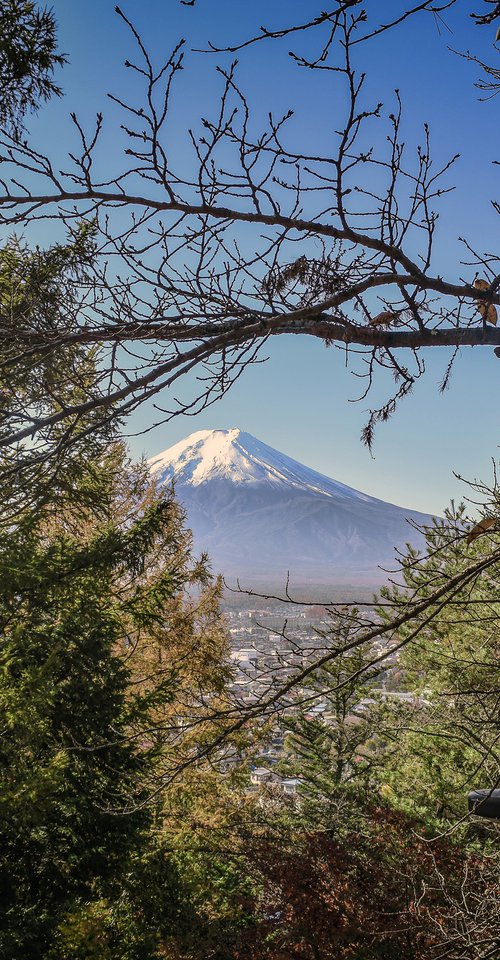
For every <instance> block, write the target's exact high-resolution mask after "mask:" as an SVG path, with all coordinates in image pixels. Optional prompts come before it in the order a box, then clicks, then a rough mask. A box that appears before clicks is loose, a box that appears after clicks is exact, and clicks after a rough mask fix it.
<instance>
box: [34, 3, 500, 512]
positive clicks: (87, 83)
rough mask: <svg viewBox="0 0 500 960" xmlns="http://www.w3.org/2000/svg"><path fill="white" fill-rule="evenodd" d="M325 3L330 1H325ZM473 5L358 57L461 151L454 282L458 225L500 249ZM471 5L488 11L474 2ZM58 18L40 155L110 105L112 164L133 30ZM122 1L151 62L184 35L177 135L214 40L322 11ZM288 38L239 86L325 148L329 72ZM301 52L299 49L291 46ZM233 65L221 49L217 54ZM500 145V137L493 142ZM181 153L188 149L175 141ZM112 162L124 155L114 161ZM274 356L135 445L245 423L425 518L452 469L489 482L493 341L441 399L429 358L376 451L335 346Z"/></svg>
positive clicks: (450, 231) (495, 368) (199, 89)
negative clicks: (198, 411)
mask: <svg viewBox="0 0 500 960" xmlns="http://www.w3.org/2000/svg"><path fill="white" fill-rule="evenodd" d="M317 6H318V11H319V10H320V8H321V3H319V2H318V5H317ZM407 6H408V4H407V3H403V2H400V0H384V3H383V8H384V15H385V16H387V17H389V16H391V15H393V14H397V13H398V12H400V11H401V9H404V8H405V7H407ZM470 6H471V5H470V4H469V3H464V2H459V4H458V7H457V9H456V10H455V11H454V12H453V13H452V14H449V15H446V26H444V25H443V24H441V25H439V24H437V23H436V22H434V21H433V20H432V19H431V18H429V17H428V16H427V17H425V18H424V17H420V18H414V19H412V21H411V22H410V23H409V24H408V25H406V26H404V27H402V28H400V30H399V32H398V34H397V38H396V36H395V35H394V34H392V36H389V35H386V37H384V38H381V39H380V40H378V41H377V42H376V43H372V44H368V45H365V46H363V48H362V53H361V50H360V53H359V56H360V67H362V69H363V70H365V71H366V72H367V75H368V87H369V91H370V93H372V94H373V99H374V101H378V100H384V101H385V102H386V104H387V112H390V110H391V109H392V108H393V106H394V101H393V95H392V91H393V89H394V87H395V86H397V87H399V89H400V91H401V96H402V99H403V103H404V111H405V113H404V117H405V119H404V131H405V138H406V139H407V141H408V144H409V145H411V144H415V143H417V142H419V141H420V140H421V131H422V124H423V122H424V121H427V122H428V123H429V124H430V128H431V137H432V144H433V153H434V156H435V158H436V163H439V162H441V161H444V160H446V159H447V158H448V157H449V156H450V155H451V154H453V153H455V152H456V151H457V150H459V151H460V153H461V159H460V161H459V163H458V165H457V167H456V168H455V170H454V173H453V176H452V177H451V178H450V183H453V184H455V186H456V190H455V191H454V192H453V193H451V194H449V195H448V196H447V197H446V198H445V199H444V201H443V203H442V204H441V207H440V210H441V220H440V223H439V226H438V233H437V242H436V252H437V257H436V264H435V267H434V272H435V273H442V274H447V275H448V276H449V277H450V278H451V279H457V278H458V277H460V276H465V275H466V272H467V271H466V269H465V268H464V267H461V266H460V262H459V261H460V259H461V257H462V256H463V251H462V249H461V248H460V246H459V244H458V242H457V238H458V236H460V235H461V234H463V233H466V234H467V236H468V237H469V238H470V239H471V241H472V242H473V243H475V244H476V245H477V246H478V247H479V248H481V249H489V250H494V249H495V248H496V247H495V241H498V217H497V216H496V217H495V215H494V213H493V211H492V207H491V202H490V201H491V199H492V198H497V199H498V179H497V178H498V170H499V169H500V168H499V167H495V166H493V165H492V162H491V161H492V160H493V159H494V157H495V146H498V129H499V124H498V108H499V104H500V100H499V99H497V100H492V101H490V102H488V103H483V104H479V103H478V100H477V98H478V91H477V90H475V89H474V86H473V81H474V79H475V78H476V77H477V72H478V71H477V68H475V67H474V66H473V65H471V64H469V63H467V62H466V61H465V60H463V59H460V58H459V57H457V56H455V55H454V54H453V53H451V52H450V50H449V49H448V47H453V48H455V49H458V50H464V49H466V48H467V47H470V46H471V45H473V47H474V49H475V50H476V51H479V52H480V53H486V54H487V56H488V57H491V56H494V52H493V50H492V40H493V33H494V30H493V29H492V28H490V29H489V30H486V29H485V28H483V29H482V30H480V29H478V28H477V27H475V26H474V25H473V24H472V22H471V21H470V20H468V19H467V16H466V14H467V12H468V10H469V9H470ZM476 6H477V7H480V0H478V2H477V4H476ZM53 7H54V10H55V13H56V16H57V18H58V21H59V24H60V45H61V48H62V49H63V50H64V51H65V52H66V53H67V54H68V56H69V59H70V63H69V64H68V66H67V67H66V68H65V69H64V71H63V72H62V74H61V75H60V76H61V82H62V86H63V87H64V91H65V98H64V99H63V100H62V101H60V102H58V103H55V102H53V103H51V104H50V105H49V106H48V107H46V108H44V109H43V110H42V112H41V114H40V116H39V117H38V118H37V119H36V120H34V121H33V123H32V124H31V127H32V130H33V133H34V135H35V139H36V141H37V143H38V144H39V146H40V147H41V148H42V149H45V150H46V151H47V152H50V153H52V154H54V151H56V155H57V156H58V157H59V158H60V160H62V156H63V154H62V152H61V151H63V149H64V148H65V147H66V146H68V147H70V146H71V136H72V135H71V134H70V133H69V124H68V116H69V113H70V111H72V110H76V112H77V113H78V114H79V116H80V117H81V118H82V120H83V122H84V123H89V124H90V123H91V121H92V118H93V117H94V115H95V113H96V111H97V110H102V109H104V112H105V119H106V120H109V121H110V123H111V126H110V132H109V134H106V135H105V140H104V145H105V150H106V154H107V155H106V159H107V161H108V163H109V164H110V165H112V163H113V156H114V151H117V150H118V146H117V143H116V140H115V138H114V136H113V134H112V132H111V131H112V122H113V107H112V105H111V104H110V103H109V101H108V103H106V99H105V94H106V92H107V91H108V90H112V91H114V92H116V93H118V94H120V95H122V94H123V93H127V92H129V91H130V89H131V82H132V78H131V71H126V70H124V69H123V66H122V64H123V61H124V59H125V58H126V57H127V56H128V57H130V56H131V53H132V47H131V43H130V39H129V37H128V36H127V34H126V31H125V29H124V27H123V25H122V24H121V23H120V22H119V21H118V19H117V17H116V15H115V14H114V4H113V3H112V2H110V0H55V2H54V3H53ZM122 7H123V9H124V11H125V12H126V13H127V15H128V16H130V17H131V18H132V19H133V20H134V22H135V23H136V24H137V26H138V27H139V29H140V31H141V33H142V34H143V37H144V39H145V41H146V43H147V44H148V45H149V46H150V47H151V48H152V49H153V50H154V51H155V52H156V54H157V56H158V58H159V57H161V55H162V53H166V52H168V51H170V49H171V48H172V46H173V45H174V43H175V42H176V40H178V39H179V38H180V37H181V36H185V37H186V38H187V39H188V41H189V43H188V54H187V59H186V71H185V73H184V74H183V76H182V80H181V84H180V95H179V100H178V106H177V117H178V123H179V142H180V143H182V142H183V141H184V135H185V127H186V125H187V123H192V122H193V121H195V120H196V117H197V116H198V115H203V114H207V113H209V112H211V111H213V109H214V108H215V103H216V97H217V92H218V90H219V89H220V80H219V79H218V78H217V76H216V74H215V65H216V62H217V60H216V58H215V57H210V56H205V55H203V54H199V53H196V52H194V50H193V49H192V48H196V47H199V46H205V44H206V41H207V39H213V40H215V41H217V42H219V43H224V42H231V41H234V40H235V39H236V40H238V39H240V38H244V37H245V36H247V35H248V34H249V32H252V31H253V30H255V29H256V28H258V27H259V26H260V24H265V25H266V26H270V27H273V26H278V25H279V26H281V25H283V24H284V23H287V22H292V20H293V19H294V18H300V17H302V16H304V11H306V13H311V12H313V13H314V12H317V11H316V4H315V3H312V2H311V0H309V2H308V3H304V2H303V0H302V2H297V0H275V2H274V3H269V2H262V0H255V2H253V3H251V4H249V3H245V2H234V0H198V2H197V4H196V6H195V7H194V8H192V7H187V6H182V5H181V4H179V2H178V0H140V2H132V0H124V2H123V4H122ZM290 46H291V44H290V41H289V40H287V41H285V43H284V45H283V44H281V45H272V44H259V45H257V46H255V47H253V48H251V50H250V51H248V52H247V53H246V54H244V55H242V56H241V58H240V74H239V76H240V81H241V83H242V86H243V87H244V88H245V90H246V92H247V93H248V97H249V99H250V101H251V102H252V103H253V104H254V106H255V108H256V110H257V114H258V113H259V111H260V112H261V115H262V117H263V118H265V116H266V114H267V112H268V111H269V110H270V109H272V110H273V112H276V113H279V112H281V111H283V110H285V109H287V108H288V107H290V106H291V107H293V108H294V110H295V119H294V121H293V122H294V124H295V130H296V131H298V132H299V133H300V135H301V136H303V137H304V140H306V139H307V140H308V141H310V142H314V143H317V144H320V145H323V147H327V146H328V143H329V140H330V138H331V136H332V131H333V130H334V129H335V128H336V127H337V126H338V125H339V124H338V116H339V115H338V111H339V110H340V103H341V101H340V99H339V97H338V87H334V86H333V85H332V84H333V81H332V82H330V81H328V82H327V83H324V82H322V83H321V84H320V83H318V78H317V77H316V75H314V76H312V75H310V74H306V73H305V72H304V71H301V70H299V69H298V68H297V67H295V66H294V65H293V63H292V62H291V61H290V60H289V58H287V56H286V51H287V49H288V48H289V47H290ZM297 46H298V44H297ZM219 59H220V61H222V62H224V63H226V64H227V62H228V59H229V58H228V57H227V56H226V57H225V58H224V57H220V58H219ZM495 138H496V139H497V144H496V145H495ZM178 149H180V150H182V149H183V147H182V146H180V147H178ZM116 162H117V163H120V162H121V161H120V160H119V158H118V156H117V159H116ZM268 354H269V356H270V359H269V362H268V363H266V364H264V365H261V366H259V367H256V368H254V369H253V370H250V371H248V372H247V375H246V376H243V377H242V378H241V379H240V381H239V383H238V384H236V386H235V387H234V389H233V390H232V391H231V392H230V393H229V394H228V396H226V398H224V400H223V401H221V402H220V403H219V404H218V405H216V406H214V407H212V408H211V409H210V410H208V411H207V412H206V413H204V414H202V415H199V416H197V417H196V418H188V417H179V418H177V419H176V420H174V421H172V422H171V423H169V424H165V425H164V426H162V427H159V428H157V429H155V430H153V431H151V432H149V433H147V434H143V435H142V436H137V437H134V438H132V439H131V445H132V449H133V451H134V453H136V454H140V453H143V452H145V453H146V454H147V455H148V456H149V455H153V454H155V453H157V452H159V451H160V450H162V449H164V448H165V447H168V446H170V445H171V444H173V443H175V442H177V441H178V440H180V439H182V438H183V437H184V436H186V435H187V434H188V433H190V432H192V431H194V430H198V429H202V428H211V427H232V426H239V427H241V428H242V429H244V430H247V431H249V432H250V433H253V434H254V435H256V436H258V437H259V438H260V439H262V440H264V441H265V442H266V443H269V444H271V445H272V446H275V447H277V448H278V449H280V450H282V451H284V452H286V453H287V454H289V455H290V456H293V457H295V458H296V459H298V460H301V461H303V462H305V463H306V464H307V465H309V466H312V467H314V468H316V469H319V470H321V471H322V472H324V473H326V474H328V475H330V476H333V477H335V478H336V479H338V480H340V481H343V482H344V483H347V484H350V485H351V486H354V487H358V488H360V489H362V490H364V491H366V492H367V493H370V494H372V495H374V496H377V497H380V498H382V499H385V500H390V501H393V502H395V503H398V504H402V505H405V506H412V507H414V508H418V509H420V510H423V511H432V512H440V511H441V510H442V509H443V507H444V506H445V505H446V504H447V503H448V502H449V500H450V499H451V498H452V497H455V498H457V499H459V498H460V496H461V495H462V492H463V487H462V485H461V484H460V483H459V482H458V481H457V480H456V479H455V478H454V476H453V471H456V472H458V473H459V474H462V475H464V476H466V477H469V478H473V477H481V478H489V476H490V474H491V459H492V458H496V457H497V444H498V421H499V416H498V397H499V392H498V385H499V380H500V362H499V360H497V359H496V358H495V356H494V355H493V350H492V349H491V348H486V349H484V350H479V348H476V350H475V351H474V350H469V351H465V352H464V354H463V356H462V358H461V360H460V362H459V363H458V365H457V367H456V370H455V373H454V376H453V378H452V381H451V385H450V388H449V390H448V391H447V393H446V394H445V395H443V396H441V395H440V394H439V392H438V383H439V381H440V379H441V378H442V375H443V372H444V369H445V367H446V363H447V360H448V353H447V351H445V350H442V352H438V351H436V352H435V353H434V354H433V355H432V356H428V357H427V359H426V362H427V367H428V370H427V375H426V377H425V378H424V379H423V380H422V381H421V382H420V383H419V384H417V387H416V389H415V393H414V395H413V396H411V397H410V398H409V399H407V400H406V401H405V402H404V403H403V404H402V405H401V406H400V408H399V411H398V412H397V413H396V415H395V416H394V418H393V419H392V421H390V422H389V423H388V424H387V425H384V426H382V427H380V428H379V430H378V433H377V435H376V441H375V448H374V457H373V458H372V457H371V456H370V454H369V452H368V451H367V450H366V449H365V448H364V447H363V446H362V445H361V443H360V441H359V435H360V430H361V428H362V426H363V424H364V422H365V421H366V417H367V408H368V405H369V402H368V401H364V402H363V403H360V404H356V403H350V402H348V401H349V399H353V398H354V397H355V396H356V391H357V389H359V381H358V382H356V381H355V380H353V379H352V377H350V376H349V374H348V371H346V370H345V369H344V366H343V361H342V357H341V355H340V352H339V351H335V350H327V349H325V347H324V346H323V345H322V344H320V343H319V342H316V341H314V342H313V341H308V340H307V339H306V338H303V337H301V338H299V337H297V338H292V337H290V338H289V339H287V340H285V339H284V338H280V339H279V341H277V342H275V343H273V344H272V348H271V349H270V350H269V351H268ZM389 389H390V384H387V383H385V384H384V383H381V384H380V389H378V390H377V393H376V394H375V395H374V396H373V397H372V400H371V401H370V403H371V404H373V403H376V398H377V396H378V398H379V399H382V398H383V397H384V396H386V395H387V391H388V390H389ZM150 423H151V412H150V411H148V410H147V409H145V410H143V411H142V412H141V413H140V414H138V415H136V416H135V418H134V420H133V423H132V425H131V426H132V429H133V430H135V431H138V432H139V431H140V430H141V429H142V428H143V427H144V426H149V425H150Z"/></svg>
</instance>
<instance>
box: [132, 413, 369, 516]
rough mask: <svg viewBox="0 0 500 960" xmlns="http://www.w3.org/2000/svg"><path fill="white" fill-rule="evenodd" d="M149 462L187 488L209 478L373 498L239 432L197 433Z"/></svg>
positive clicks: (162, 477) (164, 476)
mask: <svg viewBox="0 0 500 960" xmlns="http://www.w3.org/2000/svg"><path fill="white" fill-rule="evenodd" d="M149 462H150V466H151V469H152V470H153V471H154V472H155V473H157V474H158V476H159V478H160V480H161V481H162V482H163V483H166V482H169V481H170V480H175V481H176V484H188V485H189V486H199V485H200V484H203V483H207V482H208V481H209V480H229V481H231V482H232V483H235V484H258V483H268V484H269V483H270V484H272V485H273V486H275V485H278V486H282V485H284V486H290V485H291V486H293V487H295V488H302V489H307V490H310V491H314V492H315V493H319V494H322V495H323V496H328V497H334V498H336V499H338V498H342V499H344V498H348V499H356V500H364V501H369V500H371V499H372V498H371V497H368V496H366V495H365V494H363V493H359V492H358V491H357V490H353V489H352V488H351V487H347V486H345V485H344V484H342V483H338V482H337V481H336V480H331V479H330V478H329V477H325V476H323V474H321V473H317V472H316V471H315V470H311V469H309V467H305V466H303V464H301V463H298V461H297V460H293V459H292V458H291V457H287V456H286V455H285V454H283V453H279V452H278V451H277V450H274V449H273V447H269V446H268V445H267V444H266V443H262V442H261V441H260V440H257V439H256V438H255V437H253V436H252V435H251V434H250V433H245V432H244V431H243V430H239V429H238V428H233V429H232V430H198V431H197V432H196V433H192V434H191V435H190V436H189V437H187V438H186V440H182V441H181V442H180V443H176V444H174V446H172V447H169V448H168V450H165V451H164V452H163V453H160V454H158V455H157V456H156V457H152V458H151V460H150V461H149Z"/></svg>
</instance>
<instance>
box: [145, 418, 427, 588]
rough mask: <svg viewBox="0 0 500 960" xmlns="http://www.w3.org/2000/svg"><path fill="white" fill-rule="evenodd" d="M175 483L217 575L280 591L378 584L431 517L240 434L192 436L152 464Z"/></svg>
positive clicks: (200, 546) (165, 479) (197, 541)
mask: <svg viewBox="0 0 500 960" xmlns="http://www.w3.org/2000/svg"><path fill="white" fill-rule="evenodd" d="M150 464H151V468H152V470H153V471H155V472H156V473H157V474H158V476H159V479H160V481H161V482H162V483H170V482H172V481H174V482H175V488H176V492H177V496H178V497H179V499H180V500H181V502H182V503H183V504H184V506H185V508H186V510H187V518H188V524H189V526H190V527H191V528H192V530H193V533H194V538H195V546H196V548H197V549H198V550H207V551H208V553H209V555H210V556H211V558H212V561H213V565H214V569H215V570H217V571H221V572H222V573H223V574H224V575H225V576H226V578H229V579H231V578H234V577H240V578H244V579H245V581H246V582H247V583H248V582H252V583H259V584H262V583H265V582H268V583H269V584H283V582H284V579H285V577H286V575H287V571H290V574H291V578H292V580H293V581H294V582H295V583H297V584H301V585H302V584H306V583H316V584H318V585H320V584H331V585H337V584H347V583H349V584H358V583H359V584H365V585H368V584H369V585H374V586H375V585H377V584H379V583H380V582H383V580H384V579H386V575H385V573H384V572H383V571H381V570H380V569H379V567H380V566H383V567H388V566H389V567H391V566H394V557H395V554H394V548H395V547H403V546H404V544H405V542H406V541H410V542H411V543H413V544H414V545H417V546H418V545H419V544H420V543H421V542H422V538H421V536H420V535H419V534H418V533H417V532H416V531H415V530H414V528H413V527H412V525H411V524H410V523H409V522H408V521H409V519H410V518H411V519H412V520H413V521H414V522H415V523H417V524H426V523H429V522H430V517H428V516H427V515H424V514H420V513H418V512H417V511H412V510H408V509H404V508H402V507H397V506H394V505H393V504H390V503H385V502H384V501H382V500H377V499H375V498H374V497H369V496H368V495H367V494H364V493H361V492H360V491H358V490H354V489H352V488H351V487H348V486H346V485H345V484H342V483H338V482H337V481H336V480H332V479H330V478H329V477H325V476H323V474H320V473H318V472H317V471H315V470H311V469H310V468H309V467H305V466H304V465H303V464H301V463H298V462H297V461H296V460H293V459H291V458H290V457H287V456H285V455H284V454H282V453H279V452H278V451H277V450H274V449H273V448H272V447H269V446H268V445H267V444H265V443H262V442H261V441H260V440H257V439H256V438H255V437H252V436H251V435H250V434H248V433H244V432H243V431H241V430H238V429H233V430H201V431H198V432H197V433H193V434H191V436H190V437H188V438H187V439H186V440H184V441H182V442H181V443H178V444H175V445H174V446H173V447H170V448H169V449H168V450H166V451H164V453H161V454H159V455H158V456H157V457H154V458H152V460H151V461H150Z"/></svg>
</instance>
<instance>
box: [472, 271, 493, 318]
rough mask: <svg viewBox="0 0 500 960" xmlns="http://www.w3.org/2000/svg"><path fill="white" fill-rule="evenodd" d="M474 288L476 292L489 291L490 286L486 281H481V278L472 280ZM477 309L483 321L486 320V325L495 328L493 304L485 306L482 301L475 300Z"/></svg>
mask: <svg viewBox="0 0 500 960" xmlns="http://www.w3.org/2000/svg"><path fill="white" fill-rule="evenodd" d="M474 286H475V288H476V290H489V288H490V285H489V283H488V281H487V280H482V279H481V278H479V279H477V280H474ZM476 303H477V309H478V311H479V313H480V314H481V316H482V318H483V320H486V322H487V323H491V324H492V326H494V327H496V325H497V321H498V313H497V308H496V307H495V305H494V304H493V303H490V304H488V305H487V304H486V303H485V302H484V300H476Z"/></svg>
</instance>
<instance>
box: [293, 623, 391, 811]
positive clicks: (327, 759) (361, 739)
mask: <svg viewBox="0 0 500 960" xmlns="http://www.w3.org/2000/svg"><path fill="white" fill-rule="evenodd" d="M349 639H350V630H349V627H348V626H347V627H346V626H345V624H343V623H342V622H340V623H338V624H331V625H330V627H329V629H328V630H326V631H324V632H323V633H322V634H321V642H322V644H323V645H324V647H325V648H328V649H331V650H334V649H335V648H336V649H337V653H336V656H335V657H334V658H332V659H331V660H330V662H329V663H328V664H327V665H326V666H324V667H323V668H321V669H319V670H316V671H314V673H313V674H312V675H311V676H310V677H309V678H308V680H307V683H306V684H305V686H304V689H303V694H302V696H301V698H300V702H299V709H298V713H297V714H296V715H294V716H291V717H289V718H287V720H286V728H287V731H288V734H287V737H286V742H285V746H286V750H287V752H288V757H287V758H286V760H285V761H284V762H283V764H282V765H281V770H282V771H283V772H284V773H285V774H286V775H287V776H292V777H296V778H297V779H298V780H299V789H298V793H299V808H298V809H299V816H300V818H301V819H302V820H303V821H304V822H306V823H307V824H308V825H309V826H311V827H320V826H322V827H324V828H327V829H328V828H330V827H331V826H332V824H333V823H334V822H338V813H339V809H342V810H343V811H344V814H345V815H347V809H348V808H349V806H350V805H351V802H352V799H353V798H354V797H358V796H359V795H360V793H363V792H365V791H366V789H367V787H368V786H369V784H370V782H371V780H372V775H373V771H374V769H375V767H376V766H377V763H378V760H379V757H378V753H377V749H376V745H375V742H376V733H377V726H378V721H377V717H378V712H379V704H378V702H377V698H376V695H374V694H375V687H376V685H377V682H378V680H379V677H380V669H379V668H378V667H370V661H371V659H372V656H373V650H371V649H370V646H369V645H368V644H361V645H360V646H357V647H355V648H354V649H352V650H346V649H344V647H346V646H347V645H348V641H349ZM318 705H321V712H320V711H318V710H315V709H314V708H315V707H316V708H317V707H318Z"/></svg>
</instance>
